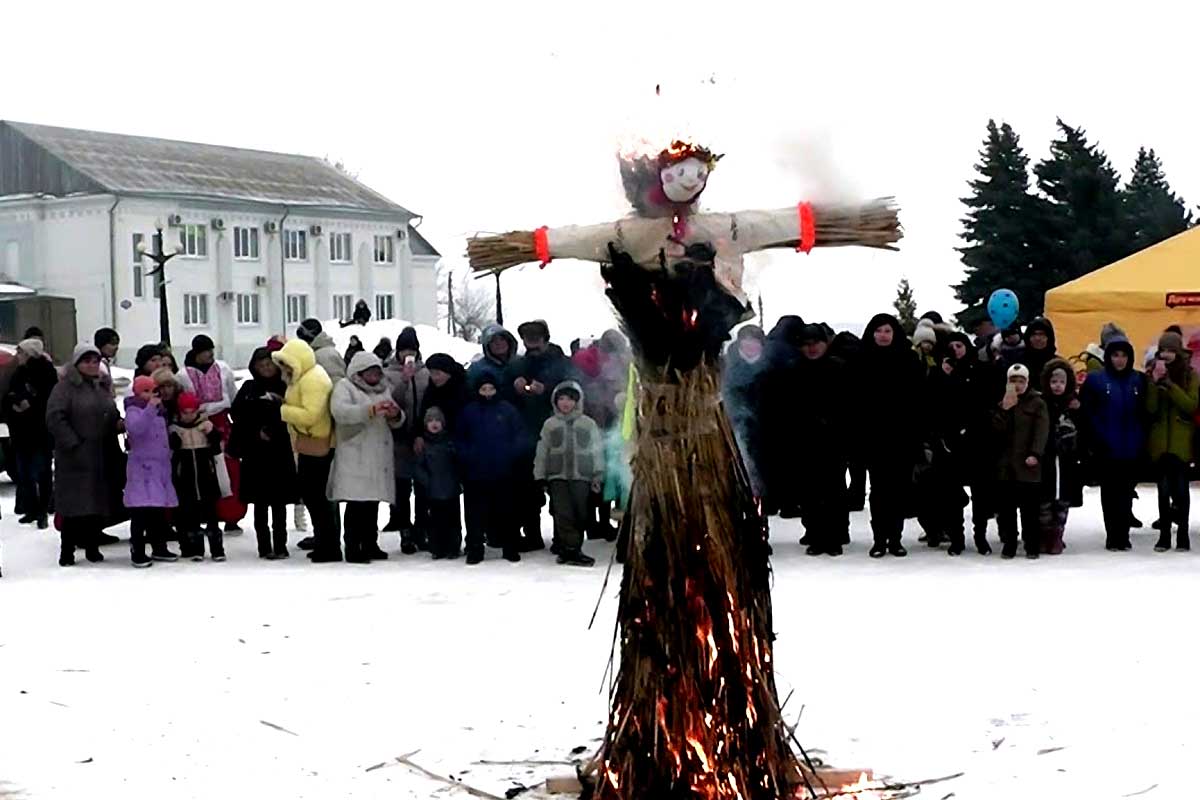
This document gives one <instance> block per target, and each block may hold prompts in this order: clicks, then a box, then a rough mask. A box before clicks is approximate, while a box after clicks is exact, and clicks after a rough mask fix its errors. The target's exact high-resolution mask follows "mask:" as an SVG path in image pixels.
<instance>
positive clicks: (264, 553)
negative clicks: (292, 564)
mask: <svg viewBox="0 0 1200 800" xmlns="http://www.w3.org/2000/svg"><path fill="white" fill-rule="evenodd" d="M248 369H249V370H250V379H249V380H247V381H246V382H245V383H243V384H242V388H241V389H239V390H238V393H237V397H236V398H234V401H233V408H232V416H233V434H232V436H231V438H230V441H229V449H230V451H231V452H232V454H233V456H234V457H235V458H238V459H239V460H240V461H241V462H242V470H241V476H242V480H241V484H240V485H239V486H238V497H239V499H240V500H241V501H242V502H243V503H245V504H247V505H250V504H253V505H254V531H255V533H256V534H257V536H258V557H259V558H266V559H271V560H274V559H278V558H287V557H288V550H287V506H289V505H291V504H294V503H298V502H299V495H298V494H297V492H296V461H295V456H294V455H293V454H292V441H291V437H290V436H289V435H288V429H287V425H286V424H284V422H283V420H282V419H281V418H280V416H279V408H280V405H281V404H282V402H283V396H284V394H285V393H286V392H287V385H286V384H285V383H284V382H283V377H282V376H281V375H280V374H279V367H278V366H276V365H275V362H274V361H273V360H272V359H271V351H270V349H268V348H266V347H260V348H258V349H257V350H255V351H254V354H253V355H252V356H251V357H250V365H249V367H248ZM268 511H269V512H270V515H271V518H272V521H273V522H274V528H273V529H272V527H271V526H269V525H268V518H267V513H268Z"/></svg>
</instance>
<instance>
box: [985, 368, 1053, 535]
mask: <svg viewBox="0 0 1200 800" xmlns="http://www.w3.org/2000/svg"><path fill="white" fill-rule="evenodd" d="M993 425H994V427H995V430H996V432H997V433H998V434H999V435H1000V437H1001V439H1002V440H1003V452H1002V453H1001V455H1000V460H999V462H998V464H997V474H996V477H997V479H998V480H999V491H998V492H997V503H996V520H997V522H998V523H999V527H1000V540H1001V542H1002V543H1003V545H1004V549H1003V551H1002V555H1003V557H1004V558H1012V557H1013V556H1015V555H1016V554H1017V513H1018V511H1019V512H1020V517H1021V534H1022V538H1023V539H1024V541H1025V555H1026V556H1027V557H1029V558H1037V557H1038V556H1039V555H1040V554H1041V528H1040V526H1039V521H1038V514H1039V513H1040V504H1041V480H1042V457H1043V456H1044V455H1045V454H1046V443H1047V440H1048V438H1049V436H1050V412H1049V410H1048V409H1047V407H1046V401H1045V400H1043V399H1042V396H1041V395H1040V394H1039V393H1038V392H1037V390H1036V389H1032V388H1030V386H1029V368H1028V367H1026V366H1025V365H1024V364H1013V365H1012V366H1011V367H1009V368H1008V386H1007V388H1006V391H1005V393H1004V399H1003V400H1001V401H1000V407H999V408H998V409H997V410H996V412H995V415H994V417H993Z"/></svg>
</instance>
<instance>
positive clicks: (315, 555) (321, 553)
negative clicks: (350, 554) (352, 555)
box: [308, 547, 342, 564]
mask: <svg viewBox="0 0 1200 800" xmlns="http://www.w3.org/2000/svg"><path fill="white" fill-rule="evenodd" d="M308 560H309V561H311V562H312V563H314V564H335V563H337V562H339V561H341V560H342V551H341V550H340V549H338V548H336V547H334V548H331V549H329V550H313V551H312V552H311V553H309V554H308Z"/></svg>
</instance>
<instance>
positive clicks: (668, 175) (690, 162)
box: [658, 158, 708, 203]
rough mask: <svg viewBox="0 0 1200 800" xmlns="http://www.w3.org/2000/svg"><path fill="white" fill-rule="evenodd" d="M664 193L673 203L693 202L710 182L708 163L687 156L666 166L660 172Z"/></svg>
mask: <svg viewBox="0 0 1200 800" xmlns="http://www.w3.org/2000/svg"><path fill="white" fill-rule="evenodd" d="M658 175H659V179H660V180H661V181H662V187H663V194H665V195H666V196H667V199H668V200H670V201H671V202H672V203H691V202H693V201H694V200H695V199H696V198H697V197H699V196H700V193H701V192H703V191H704V187H705V186H706V185H707V183H708V164H706V163H704V162H703V161H701V160H700V159H698V158H685V159H684V160H683V161H680V162H679V163H678V164H672V165H671V166H669V167H664V168H663V169H662V170H661V171H660V172H659V173H658Z"/></svg>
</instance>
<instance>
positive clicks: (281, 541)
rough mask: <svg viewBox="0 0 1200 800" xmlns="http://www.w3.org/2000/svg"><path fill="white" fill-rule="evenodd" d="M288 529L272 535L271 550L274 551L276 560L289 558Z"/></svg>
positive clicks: (277, 531)
mask: <svg viewBox="0 0 1200 800" xmlns="http://www.w3.org/2000/svg"><path fill="white" fill-rule="evenodd" d="M287 539H288V532H287V528H283V529H280V530H276V531H274V532H272V533H271V550H273V551H274V555H275V558H277V559H279V558H287V557H288V549H287Z"/></svg>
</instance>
